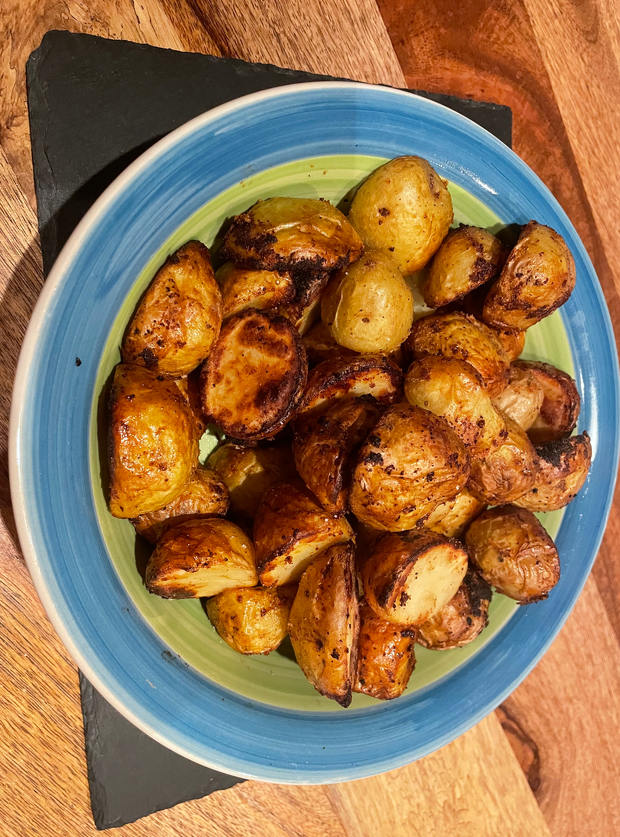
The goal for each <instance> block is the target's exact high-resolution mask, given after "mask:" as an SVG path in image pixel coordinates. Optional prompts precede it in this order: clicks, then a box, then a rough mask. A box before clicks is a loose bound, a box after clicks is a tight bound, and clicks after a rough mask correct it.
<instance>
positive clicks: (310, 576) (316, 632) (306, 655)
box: [288, 544, 359, 706]
mask: <svg viewBox="0 0 620 837" xmlns="http://www.w3.org/2000/svg"><path fill="white" fill-rule="evenodd" d="M355 588H356V584H355V564H354V558H353V548H352V547H351V546H350V545H347V544H343V545H340V546H332V547H331V548H330V549H327V550H326V551H325V552H323V554H322V555H319V557H318V558H316V559H315V560H314V561H313V562H312V564H310V566H309V567H308V568H307V569H306V571H305V572H304V574H303V575H302V577H301V580H300V582H299V589H298V590H297V595H296V596H295V601H294V602H293V606H292V607H291V613H290V616H289V621H288V632H289V635H290V638H291V643H292V645H293V650H294V651H295V657H296V658H297V662H298V663H299V666H300V668H301V670H302V671H303V673H304V674H305V675H306V677H307V678H308V680H309V681H310V682H311V683H312V685H313V686H314V688H315V689H316V690H317V691H318V692H320V694H322V695H325V697H328V698H332V700H336V701H338V703H339V704H340V705H341V706H348V705H349V704H350V703H351V691H352V687H353V683H354V680H355V674H356V654H357V637H358V631H359V613H358V604H357V591H356V589H355Z"/></svg>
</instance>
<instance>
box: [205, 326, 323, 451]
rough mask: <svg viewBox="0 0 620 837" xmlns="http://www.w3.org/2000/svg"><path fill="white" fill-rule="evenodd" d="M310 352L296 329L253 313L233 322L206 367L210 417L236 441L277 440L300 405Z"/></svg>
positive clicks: (218, 342) (206, 400) (206, 396)
mask: <svg viewBox="0 0 620 837" xmlns="http://www.w3.org/2000/svg"><path fill="white" fill-rule="evenodd" d="M307 376H308V364H307V361H306V352H305V349H304V347H303V345H302V343H301V340H300V337H299V335H298V333H297V332H296V331H295V329H294V328H293V326H292V325H291V323H290V322H289V321H288V320H286V319H284V317H278V316H276V315H274V314H268V313H265V312H264V311H256V310H254V309H249V310H247V311H242V312H241V313H239V314H235V315H233V316H232V317H229V318H228V319H227V320H226V322H225V323H224V325H223V327H222V332H221V334H220V337H219V339H218V341H217V343H216V344H215V346H214V348H213V351H212V352H211V354H210V356H209V359H208V360H207V362H206V364H205V365H204V366H203V372H202V378H201V392H202V403H203V406H204V410H205V412H206V413H207V415H209V416H211V418H212V419H213V420H214V421H215V422H216V423H217V424H218V425H219V427H220V428H221V429H222V430H223V431H224V432H225V433H226V434H227V435H228V436H231V437H232V438H234V439H245V440H258V439H265V438H268V437H270V436H273V435H275V433H277V432H278V430H280V429H281V428H282V427H283V426H284V425H285V424H286V422H287V421H288V419H289V417H290V416H291V415H292V413H293V412H294V410H295V408H296V406H297V404H298V403H299V400H300V399H301V397H302V395H303V391H304V387H305V385H306V380H307Z"/></svg>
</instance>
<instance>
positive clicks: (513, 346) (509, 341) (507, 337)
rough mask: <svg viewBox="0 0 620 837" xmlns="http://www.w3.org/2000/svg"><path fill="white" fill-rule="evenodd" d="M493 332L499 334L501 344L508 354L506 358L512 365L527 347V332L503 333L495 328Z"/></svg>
mask: <svg viewBox="0 0 620 837" xmlns="http://www.w3.org/2000/svg"><path fill="white" fill-rule="evenodd" d="M493 331H494V332H495V333H496V334H497V336H498V338H499V342H500V343H501V344H502V347H503V349H504V351H505V352H506V357H507V358H508V360H509V361H510V362H511V363H512V362H513V361H514V360H516V359H517V358H518V357H519V355H520V354H521V352H522V351H523V349H524V347H525V332H524V331H501V330H500V329H497V328H494V329H493Z"/></svg>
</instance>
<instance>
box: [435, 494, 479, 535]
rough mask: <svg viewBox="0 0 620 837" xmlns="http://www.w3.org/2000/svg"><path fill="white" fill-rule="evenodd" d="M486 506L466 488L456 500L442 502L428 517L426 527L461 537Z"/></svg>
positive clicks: (443, 533) (440, 532)
mask: <svg viewBox="0 0 620 837" xmlns="http://www.w3.org/2000/svg"><path fill="white" fill-rule="evenodd" d="M485 508H486V503H484V502H483V501H482V500H479V499H478V498H477V497H475V496H474V495H473V494H472V493H471V491H468V490H467V488H464V489H463V490H462V491H461V492H460V493H459V494H457V495H456V497H455V498H454V500H448V501H447V502H446V503H440V504H439V505H438V506H437V507H436V508H435V509H434V510H433V511H432V512H431V513H430V514H429V516H428V517H427V518H426V520H425V521H424V527H425V528H426V529H430V531H431V532H438V533H439V534H440V535H445V536H446V537H447V538H460V537H461V535H462V534H463V532H464V531H465V529H466V528H467V526H468V525H469V524H470V523H471V521H472V520H474V519H475V518H476V517H478V515H479V514H480V512H481V511H483V510H484V509H485Z"/></svg>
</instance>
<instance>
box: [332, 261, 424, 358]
mask: <svg viewBox="0 0 620 837" xmlns="http://www.w3.org/2000/svg"><path fill="white" fill-rule="evenodd" d="M321 319H322V320H323V322H324V323H325V324H326V325H327V326H328V327H329V329H330V331H331V333H332V334H333V336H334V338H335V340H336V342H337V343H339V344H340V345H341V346H344V347H345V348H346V349H352V350H353V351H355V352H369V353H371V352H384V353H386V354H387V353H389V352H392V351H394V350H395V349H397V348H398V347H399V346H400V344H401V343H402V342H403V340H405V338H406V337H407V335H408V334H409V332H410V331H411V324H412V322H413V294H412V293H411V291H410V290H409V287H408V286H407V283H406V282H405V280H404V279H403V276H402V274H401V272H400V271H399V269H398V267H397V266H396V262H395V261H394V259H393V258H392V257H391V255H390V254H389V253H388V252H386V251H385V250H372V249H367V250H366V251H365V252H364V254H363V255H362V256H361V257H360V258H359V259H358V260H357V261H356V262H353V264H351V265H349V266H348V267H346V268H344V269H343V270H341V271H340V272H339V273H337V274H336V275H335V276H334V277H333V278H332V280H331V281H330V283H329V285H328V286H327V288H326V289H325V292H324V294H323V297H322V299H321Z"/></svg>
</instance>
